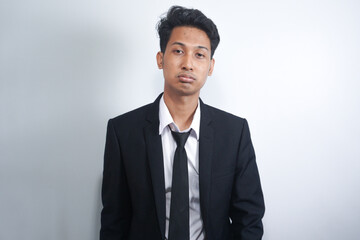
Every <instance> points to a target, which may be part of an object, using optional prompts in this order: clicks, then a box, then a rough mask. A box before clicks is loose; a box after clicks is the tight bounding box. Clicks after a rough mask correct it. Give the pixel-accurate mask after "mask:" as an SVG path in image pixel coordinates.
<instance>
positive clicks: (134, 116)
mask: <svg viewBox="0 0 360 240" xmlns="http://www.w3.org/2000/svg"><path fill="white" fill-rule="evenodd" d="M154 111H156V109H155V108H154V103H150V104H147V105H144V106H142V107H139V108H137V109H134V110H132V111H129V112H126V113H123V114H121V115H118V116H116V117H114V118H111V119H110V120H109V123H108V124H109V125H112V126H113V127H114V129H115V130H116V131H117V132H122V133H124V132H128V131H131V129H135V128H137V129H140V128H142V126H145V124H146V123H147V118H148V117H149V116H150V115H155V114H157V113H155V112H154Z"/></svg>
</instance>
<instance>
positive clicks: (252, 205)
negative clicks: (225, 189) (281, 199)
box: [230, 120, 265, 240]
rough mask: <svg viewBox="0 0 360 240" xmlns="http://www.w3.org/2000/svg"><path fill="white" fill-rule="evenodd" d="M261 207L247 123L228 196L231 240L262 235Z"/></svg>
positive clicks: (260, 191)
mask: <svg viewBox="0 0 360 240" xmlns="http://www.w3.org/2000/svg"><path fill="white" fill-rule="evenodd" d="M264 211H265V206H264V198H263V194H262V190H261V185H260V178H259V173H258V169H257V165H256V161H255V152H254V148H253V145H252V143H251V138H250V131H249V126H248V124H247V121H246V120H245V121H244V125H243V129H242V134H241V138H240V143H239V149H238V159H237V168H236V173H235V179H234V186H233V191H232V196H231V207H230V218H231V220H232V229H233V233H234V239H239V240H240V239H241V240H258V239H261V237H262V235H263V226H262V221H261V219H262V217H263V215H264Z"/></svg>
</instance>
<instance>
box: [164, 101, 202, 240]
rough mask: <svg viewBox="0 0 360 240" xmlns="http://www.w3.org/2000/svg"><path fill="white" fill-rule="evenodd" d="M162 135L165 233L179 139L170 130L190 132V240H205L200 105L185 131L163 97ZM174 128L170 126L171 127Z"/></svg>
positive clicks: (188, 140) (187, 146)
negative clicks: (201, 188) (200, 187)
mask: <svg viewBox="0 0 360 240" xmlns="http://www.w3.org/2000/svg"><path fill="white" fill-rule="evenodd" d="M159 119H160V124H159V135H161V141H162V150H163V159H164V177H165V193H166V228H165V236H166V238H167V237H168V233H169V216H170V203H171V183H172V171H173V161H174V154H175V150H176V147H177V145H176V142H175V140H174V138H173V136H172V134H171V130H172V131H175V132H187V131H189V130H190V131H191V132H190V136H189V138H188V139H187V141H186V143H185V150H186V155H187V158H188V174H189V227H190V240H203V239H204V229H203V221H202V218H201V212H200V197H199V195H200V194H199V136H200V135H199V130H200V104H199V102H198V107H197V108H196V111H195V114H194V117H193V121H192V123H191V125H190V127H189V128H188V129H186V130H184V131H180V130H179V128H178V126H176V124H175V122H174V120H173V118H172V117H171V114H170V112H169V109H168V108H167V106H166V104H165V102H164V96H162V97H161V99H160V106H159ZM168 126H170V128H171V130H170V129H169V127H168Z"/></svg>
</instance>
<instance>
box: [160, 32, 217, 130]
mask: <svg viewBox="0 0 360 240" xmlns="http://www.w3.org/2000/svg"><path fill="white" fill-rule="evenodd" d="M156 61H157V65H158V67H159V69H162V70H163V75H164V79H165V81H164V101H165V104H166V106H167V107H168V109H169V111H170V114H171V116H172V118H173V119H174V122H175V123H176V125H177V126H178V127H179V128H180V130H184V129H187V128H189V127H190V125H191V122H192V119H193V116H194V113H195V110H196V108H197V104H198V99H199V95H200V89H201V88H202V87H203V86H204V84H205V82H206V79H207V77H208V76H211V74H212V72H213V69H214V64H215V60H214V58H211V44H210V39H209V38H208V36H207V34H206V33H205V32H204V31H202V30H200V29H198V28H194V27H189V26H181V27H175V28H174V29H173V31H172V33H171V36H170V38H169V41H168V43H167V45H166V49H165V52H164V53H163V52H158V53H157V55H156Z"/></svg>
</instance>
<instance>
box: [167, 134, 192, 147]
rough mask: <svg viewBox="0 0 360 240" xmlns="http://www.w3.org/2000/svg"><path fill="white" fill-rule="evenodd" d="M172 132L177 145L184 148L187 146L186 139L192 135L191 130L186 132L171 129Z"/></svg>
mask: <svg viewBox="0 0 360 240" xmlns="http://www.w3.org/2000/svg"><path fill="white" fill-rule="evenodd" d="M171 134H172V135H173V137H174V139H175V142H176V144H177V146H178V147H179V148H183V147H184V146H185V143H186V140H187V139H188V137H189V135H190V131H188V132H184V133H180V132H174V131H171Z"/></svg>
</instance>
